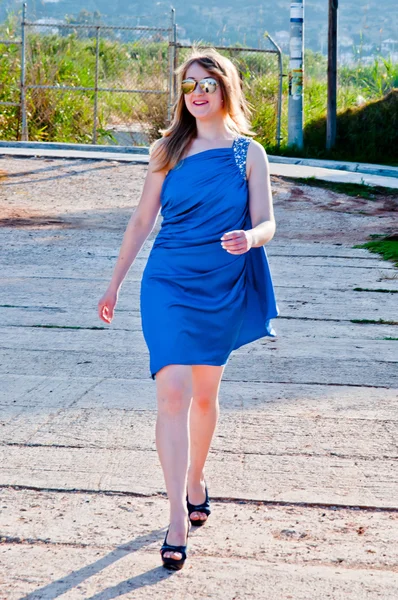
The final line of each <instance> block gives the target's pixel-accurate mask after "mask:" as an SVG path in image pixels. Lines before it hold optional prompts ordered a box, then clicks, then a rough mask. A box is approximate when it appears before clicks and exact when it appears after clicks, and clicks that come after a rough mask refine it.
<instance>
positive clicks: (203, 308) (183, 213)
mask: <svg viewBox="0 0 398 600" xmlns="http://www.w3.org/2000/svg"><path fill="white" fill-rule="evenodd" d="M249 143H250V138H247V137H244V136H239V137H237V138H235V140H234V142H233V146H232V147H229V148H214V149H210V150H204V151H203V152H199V153H197V154H193V155H191V156H188V157H186V158H184V159H182V160H181V161H180V162H179V163H178V164H177V165H176V166H175V167H174V168H173V169H171V170H170V171H169V172H168V173H167V175H166V177H165V180H164V182H163V186H162V191H161V197H160V201H161V215H162V217H163V220H162V224H161V229H160V231H159V233H158V235H157V237H156V239H155V241H154V244H153V246H152V249H151V252H150V254H149V257H148V261H147V264H146V267H145V269H144V273H143V276H142V281H141V291H140V305H141V322H142V330H143V334H144V338H145V341H146V343H147V346H148V349H149V354H150V373H151V377H152V379H155V376H156V373H157V371H159V369H161V368H162V367H164V366H166V365H169V364H182V365H216V366H221V365H225V364H226V363H227V361H228V357H229V355H230V353H231V352H232V351H233V350H235V349H236V348H239V347H240V346H242V345H243V344H247V343H249V342H252V341H253V340H256V339H258V338H261V337H264V336H271V337H275V335H276V334H275V331H274V330H273V328H272V325H271V322H270V320H271V319H272V318H274V317H277V316H278V314H279V310H278V307H277V304H276V300H275V294H274V288H273V284H272V279H271V273H270V270H269V264H268V259H267V255H266V252H265V248H264V246H262V247H259V248H251V249H250V250H249V251H248V252H246V253H244V254H240V255H237V254H230V253H229V252H227V251H226V250H224V248H222V246H221V240H220V238H221V236H222V235H223V234H224V233H226V232H228V231H233V230H235V229H251V226H252V225H251V219H250V213H249V202H248V199H249V197H248V183H247V179H246V155H247V148H248V145H249Z"/></svg>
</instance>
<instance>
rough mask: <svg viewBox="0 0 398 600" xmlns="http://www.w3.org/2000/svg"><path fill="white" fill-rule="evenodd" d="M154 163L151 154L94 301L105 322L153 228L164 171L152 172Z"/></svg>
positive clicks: (111, 316) (112, 310) (109, 319)
mask: <svg viewBox="0 0 398 600" xmlns="http://www.w3.org/2000/svg"><path fill="white" fill-rule="evenodd" d="M155 146H156V144H155ZM155 164H156V162H155V160H154V159H153V158H152V157H151V158H150V160H149V165H148V172H147V175H146V178H145V182H144V187H143V190H142V194H141V198H140V201H139V203H138V206H137V208H136V210H135V211H134V213H133V214H132V216H131V218H130V220H129V222H128V225H127V228H126V231H125V233H124V236H123V241H122V244H121V247H120V251H119V256H118V258H117V261H116V264H115V268H114V270H113V275H112V278H111V281H110V283H109V286H108V288H107V290H106V292H105V294H104V295H103V296H102V298H101V299H100V301H99V302H98V315H99V317H100V319H102V321H105V323H110V322H111V321H112V319H113V313H114V309H115V306H116V303H117V299H118V293H119V290H120V287H121V285H122V283H123V280H124V278H125V277H126V275H127V273H128V271H129V269H130V267H131V265H132V264H133V262H134V260H135V258H136V256H137V254H138V253H139V251H140V250H141V248H142V246H143V244H144V242H145V240H146V239H147V237H148V236H149V234H150V233H151V231H152V229H153V228H154V226H155V223H156V219H157V217H158V214H159V211H160V193H161V189H162V184H163V181H164V178H165V176H166V172H165V171H156V172H154V171H153V169H154V168H155Z"/></svg>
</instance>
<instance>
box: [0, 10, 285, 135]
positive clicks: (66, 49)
mask: <svg viewBox="0 0 398 600" xmlns="http://www.w3.org/2000/svg"><path fill="white" fill-rule="evenodd" d="M25 11H26V5H24V9H23V16H22V23H21V39H20V40H17V39H12V40H11V39H8V40H4V42H1V41H0V50H1V48H2V46H1V44H2V43H3V44H4V47H5V48H13V50H12V51H9V52H8V56H7V57H6V58H4V57H3V59H4V60H5V61H6V63H7V66H8V71H9V73H8V77H7V79H8V80H9V81H11V82H13V83H12V84H11V85H9V86H8V89H5V88H4V89H3V88H0V105H1V104H2V105H3V106H4V109H3V108H2V107H1V106H0V110H1V111H2V112H1V115H0V135H1V137H3V139H4V137H6V139H15V138H17V139H21V140H29V139H30V140H35V141H58V142H71V143H92V144H98V143H100V144H117V145H148V143H149V142H151V141H152V140H154V139H156V138H157V137H159V129H162V128H164V127H165V126H166V125H167V123H168V122H170V119H171V115H172V108H173V103H174V101H175V98H176V94H177V89H176V85H177V81H176V76H175V74H174V71H175V68H176V67H177V66H178V65H179V64H181V62H182V61H183V60H184V59H185V58H186V56H187V55H188V53H189V52H190V50H191V48H192V46H191V45H183V44H180V43H178V40H177V27H176V22H175V11H174V9H172V10H171V12H170V14H169V15H168V26H167V27H152V26H149V25H135V26H116V25H115V26H114V25H104V24H99V23H98V24H97V23H68V22H62V23H60V22H54V21H51V20H39V21H29V20H27V18H26V12H25ZM0 38H1V35H0ZM202 45H203V44H201V46H202ZM259 46H261V47H259V48H246V47H243V46H242V47H241V46H235V47H229V46H214V45H213V47H215V48H217V49H218V50H219V51H220V52H221V53H222V54H225V55H226V56H228V57H229V58H230V59H231V60H232V61H233V62H234V63H235V65H236V66H237V68H238V70H239V73H240V75H241V80H242V85H243V88H244V92H245V95H246V97H247V99H248V100H249V102H250V103H251V104H252V105H253V106H255V109H256V110H255V111H254V114H253V128H254V130H255V131H258V130H259V128H260V129H261V128H262V127H263V125H262V124H263V123H264V122H267V127H266V136H265V132H262V131H260V132H259V133H260V134H264V135H262V139H263V140H265V141H267V142H268V141H269V143H274V144H275V143H277V144H278V145H279V143H280V140H281V125H280V123H281V109H282V77H283V74H282V54H281V51H280V49H279V48H278V46H277V45H276V44H275V42H274V41H273V40H272V38H271V37H270V36H269V35H267V34H265V35H264V36H262V39H261V43H259ZM0 60H1V58H0ZM7 61H8V62H7ZM0 66H1V63H0ZM11 72H12V74H11ZM7 110H8V111H11V112H9V114H8V115H5V113H4V111H7ZM12 117H14V118H12ZM5 118H9V120H11V122H12V123H13V125H12V127H8V129H7V128H6V127H4V126H3V127H2V119H3V120H4V119H5ZM3 132H6V135H5V136H4V133H3ZM267 136H268V137H267ZM268 138H270V139H269V140H268Z"/></svg>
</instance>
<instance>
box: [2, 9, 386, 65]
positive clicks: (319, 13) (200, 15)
mask: <svg viewBox="0 0 398 600" xmlns="http://www.w3.org/2000/svg"><path fill="white" fill-rule="evenodd" d="M0 2H1V0H0ZM21 4H22V3H21V2H19V1H18V2H16V0H3V2H1V4H0V19H1V20H3V19H4V17H5V15H6V14H7V11H10V10H11V11H12V10H14V11H15V10H19V9H20V8H21ZM27 4H28V14H29V15H30V18H45V17H52V18H59V19H63V18H64V17H65V15H74V16H77V15H79V13H80V11H81V10H85V11H88V12H90V13H94V12H96V11H97V12H98V13H100V14H101V15H102V19H103V21H104V22H106V23H109V24H124V25H135V24H137V22H139V24H141V25H150V24H156V25H158V26H159V25H163V26H164V25H165V24H167V18H168V14H169V11H170V5H171V4H172V5H173V6H174V7H175V9H176V16H177V24H178V26H179V37H180V38H182V39H185V40H199V39H202V40H206V41H208V42H212V43H215V44H216V43H218V44H221V43H225V44H233V43H236V42H240V43H246V44H248V45H257V44H258V43H259V42H260V41H261V38H262V35H263V32H264V31H267V32H268V33H270V34H271V35H272V36H276V38H277V39H278V40H279V41H280V42H281V43H282V44H283V43H285V44H286V32H288V31H289V7H290V2H289V0H276V1H274V2H272V3H271V2H263V1H260V0H246V1H245V2H242V0H201V1H200V2H197V3H195V0H193V3H191V2H186V0H174V2H172V3H169V2H166V1H164V0H163V1H162V0H161V1H159V2H158V1H156V0H146V2H145V5H144V3H143V2H142V0H131V1H130V2H126V1H125V0H114V1H113V2H109V0H58V1H57V0H47V1H46V0H42V1H39V0H38V1H35V0H28V2H27ZM339 4H340V8H339V38H340V44H341V48H342V51H343V50H344V47H346V48H349V49H351V48H352V45H353V44H355V45H357V46H359V45H360V44H361V43H362V44H365V45H366V44H369V46H368V47H367V53H371V51H372V50H373V51H377V48H378V47H380V44H381V42H383V41H385V40H388V39H389V40H397V43H396V46H395V51H397V52H398V10H397V0H384V1H383V2H382V3H380V2H378V1H377V0H368V1H367V2H363V0H340V3H339ZM143 5H144V7H145V8H143ZM305 6H306V29H305V32H306V46H307V47H308V48H311V49H312V50H315V51H323V52H326V40H327V11H328V1H327V0H322V1H320V0H306V2H305ZM137 15H138V16H140V19H139V20H137ZM149 15H150V17H149ZM283 32H285V33H283ZM390 46H391V44H390Z"/></svg>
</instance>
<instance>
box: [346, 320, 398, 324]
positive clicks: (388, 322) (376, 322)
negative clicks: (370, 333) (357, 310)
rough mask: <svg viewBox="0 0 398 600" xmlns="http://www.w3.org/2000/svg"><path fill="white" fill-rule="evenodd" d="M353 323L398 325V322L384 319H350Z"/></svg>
mask: <svg viewBox="0 0 398 600" xmlns="http://www.w3.org/2000/svg"><path fill="white" fill-rule="evenodd" d="M350 322H351V323H359V324H361V325H398V321H385V320H384V319H378V320H377V321H376V320H375V319H350Z"/></svg>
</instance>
